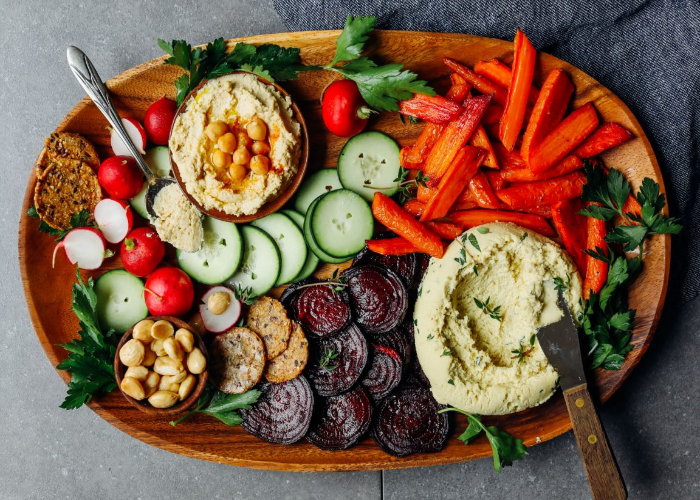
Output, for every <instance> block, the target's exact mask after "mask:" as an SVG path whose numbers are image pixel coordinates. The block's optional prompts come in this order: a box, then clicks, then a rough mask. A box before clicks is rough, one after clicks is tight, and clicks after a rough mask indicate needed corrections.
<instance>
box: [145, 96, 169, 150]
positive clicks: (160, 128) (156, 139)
mask: <svg viewBox="0 0 700 500" xmlns="http://www.w3.org/2000/svg"><path fill="white" fill-rule="evenodd" d="M176 113H177V104H176V103H175V101H171V100H170V99H168V98H166V97H165V96H163V97H161V98H160V99H158V100H157V101H156V102H154V103H153V104H151V105H150V106H149V107H148V110H147V111H146V116H145V117H144V119H143V126H144V127H145V128H146V133H147V134H148V138H149V139H150V140H151V142H152V143H153V144H157V145H159V146H165V145H166V144H167V143H168V138H169V137H170V128H171V127H172V126H173V120H175V114H176Z"/></svg>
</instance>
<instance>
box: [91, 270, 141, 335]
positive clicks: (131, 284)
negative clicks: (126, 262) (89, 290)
mask: <svg viewBox="0 0 700 500" xmlns="http://www.w3.org/2000/svg"><path fill="white" fill-rule="evenodd" d="M143 293H144V285H143V281H141V280H140V279H139V278H137V277H136V276H134V275H133V274H131V273H130V272H128V271H126V270H125V269H114V270H112V271H107V272H106V273H104V274H103V275H102V276H100V277H99V278H97V281H96V282H95V295H97V319H98V320H99V322H100V326H101V327H102V328H103V329H104V330H109V329H110V328H114V330H115V331H116V332H117V333H124V332H126V331H127V330H128V329H129V328H131V327H132V326H133V325H134V324H135V323H137V322H138V321H141V320H142V319H143V318H145V317H146V316H148V307H146V301H145V300H144V298H143Z"/></svg>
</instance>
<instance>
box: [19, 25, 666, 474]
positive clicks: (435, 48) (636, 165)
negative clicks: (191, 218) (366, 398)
mask: <svg viewBox="0 0 700 500" xmlns="http://www.w3.org/2000/svg"><path fill="white" fill-rule="evenodd" d="M338 33H339V32H337V31H314V32H306V33H282V34H274V35H263V36H255V37H249V38H242V39H239V40H244V41H246V42H251V43H256V44H259V43H276V44H280V45H284V46H293V47H299V48H301V49H302V51H301V54H302V58H303V60H304V62H305V63H307V64H323V63H327V62H328V61H330V60H331V59H332V57H333V53H334V50H335V39H336V37H337V36H338ZM236 41H238V40H231V41H229V44H230V45H232V44H234V43H235V42H236ZM368 46H369V47H371V51H372V54H371V57H373V58H375V59H376V60H378V61H382V62H402V63H404V64H406V66H407V67H408V68H409V69H411V70H413V71H415V72H417V73H418V74H419V75H420V76H421V77H422V78H426V79H428V80H431V81H432V83H433V84H434V85H435V86H436V88H437V89H438V90H443V89H445V88H446V87H447V80H448V79H447V75H448V70H447V68H446V67H445V66H444V65H443V64H442V58H443V57H444V56H449V57H452V58H454V59H456V60H458V61H461V62H463V63H466V64H468V65H473V64H474V63H476V62H477V61H479V60H483V59H491V58H494V57H495V58H499V59H502V60H503V61H506V62H510V61H511V60H512V50H513V48H512V43H510V42H505V41H501V40H494V39H490V38H480V37H476V36H469V35H458V34H440V33H417V32H398V31H378V32H376V33H375V34H374V35H373V40H372V41H371V42H370V43H369V44H368ZM95 62H96V63H97V67H98V68H99V66H100V62H99V61H95ZM553 68H564V69H565V70H566V71H567V73H568V74H569V76H570V77H571V78H572V80H573V82H574V85H575V87H576V96H575V101H574V106H580V105H581V104H583V103H585V102H588V101H593V102H594V104H595V107H596V109H597V110H598V112H599V114H600V116H601V118H602V119H603V120H604V121H614V122H618V123H620V124H622V125H623V126H625V127H626V128H628V129H630V130H631V131H632V132H633V133H634V135H635V137H636V138H635V139H634V140H632V141H631V142H629V143H627V144H625V145H624V146H621V147H619V148H616V149H614V150H613V151H611V152H609V153H607V154H605V155H604V160H605V163H606V164H607V165H608V166H610V167H615V168H617V169H619V170H621V171H622V172H623V173H624V174H625V175H626V177H627V178H628V179H630V181H631V182H632V184H633V185H634V186H635V188H636V187H638V186H639V184H640V183H641V181H642V179H643V178H644V177H651V178H652V179H654V180H655V181H656V182H658V183H659V184H660V186H661V190H662V192H663V191H665V190H664V183H663V179H662V178H661V172H660V171H659V166H658V163H657V161H656V157H655V156H654V152H653V151H652V148H651V145H650V144H649V141H648V140H647V138H646V136H645V134H644V131H643V130H642V129H641V127H640V125H639V122H638V121H637V120H636V118H635V117H634V116H633V115H632V113H631V112H630V110H629V109H628V108H627V106H625V105H624V104H623V102H622V101H621V100H620V99H619V98H618V97H616V96H615V95H614V94H613V93H612V92H610V91H609V90H608V89H606V88H605V87H603V86H602V85H601V84H599V83H598V82H597V81H595V80H594V79H593V78H591V77H590V76H588V75H587V74H585V73H583V72H582V71H580V70H578V69H576V68H575V67H573V66H572V65H570V64H567V63H566V62H564V61H561V60H559V59H557V58H555V57H553V56H550V55H547V54H543V53H541V54H540V55H539V57H538V59H537V68H536V73H535V81H536V83H541V82H542V80H543V77H544V76H546V74H547V72H548V71H549V70H551V69H553ZM66 72H68V68H66ZM179 75H180V70H179V69H178V68H174V67H171V66H164V65H163V58H160V59H155V60H153V61H149V62H147V63H144V64H141V65H139V66H137V67H135V68H132V69H130V70H128V71H126V72H124V73H122V74H121V75H118V76H116V77H115V78H113V79H111V80H110V81H109V82H107V86H108V88H109V89H110V91H111V93H112V96H113V99H114V101H115V104H116V106H117V108H118V109H119V111H120V113H121V114H122V116H134V117H136V118H138V119H142V118H143V116H144V114H145V111H146V109H147V107H148V106H149V105H150V104H151V103H152V102H153V101H155V100H156V99H158V98H159V97H161V96H162V95H167V96H169V97H171V98H174V95H175V88H174V86H173V82H174V81H175V79H176V78H177V77H178V76H179ZM334 78H336V75H335V74H333V73H331V72H321V71H315V72H311V73H303V74H301V75H300V78H299V80H298V81H295V82H284V83H283V86H284V87H285V88H286V89H287V90H288V91H289V92H290V94H291V95H292V96H293V98H294V99H295V101H296V102H297V103H298V105H299V107H300V108H301V110H302V113H303V114H304V116H305V118H306V121H307V123H308V126H309V135H310V140H311V159H310V165H309V170H310V171H312V170H314V169H318V168H322V167H335V165H336V161H337V157H338V153H339V152H340V149H341V147H342V146H343V144H344V143H345V140H343V139H340V138H337V137H334V136H332V135H330V134H329V133H328V132H327V131H326V129H325V128H324V126H323V124H322V120H321V107H320V104H319V96H320V95H321V92H322V90H323V89H324V88H325V86H326V85H327V84H328V83H329V82H330V81H332V80H333V79H334ZM76 85H77V83H76ZM106 127H107V122H106V121H105V119H104V118H103V117H102V115H101V114H100V112H99V111H98V110H97V108H96V107H95V106H94V105H93V104H92V102H91V101H89V99H87V98H85V99H83V100H82V101H80V102H79V103H78V104H77V105H76V106H75V107H74V108H73V109H72V110H71V112H70V113H69V114H68V116H66V118H65V119H64V120H63V122H62V123H61V124H60V125H59V126H58V127H57V129H56V130H57V131H70V132H78V133H81V134H83V135H85V136H87V137H88V138H89V139H90V140H92V141H93V142H94V143H95V145H96V146H97V147H98V150H99V153H100V154H101V156H102V158H105V157H106V156H108V155H109V154H111V151H110V149H109V133H108V131H107V128H106ZM370 128H372V129H378V130H382V131H384V132H386V133H388V134H389V135H390V136H392V137H394V138H395V139H396V140H398V141H399V142H400V143H401V144H402V145H406V144H410V143H412V141H413V140H414V139H415V138H416V137H417V135H418V134H419V133H420V130H421V128H422V125H403V124H402V123H401V121H400V120H399V118H398V116H397V114H395V113H393V114H386V113H385V114H382V115H380V116H379V117H378V118H373V119H372V121H371V123H370ZM36 148H37V153H38V152H39V150H40V149H41V145H40V144H37V145H36ZM27 168H28V170H29V166H27ZM34 182H35V176H34V173H33V172H32V173H31V174H30V176H29V182H28V184H27V192H26V195H25V198H24V206H23V211H26V210H27V209H28V208H29V207H30V206H31V205H32V204H33V200H32V198H33V186H34ZM37 226H38V221H37V220H36V219H31V218H29V217H24V216H23V217H22V218H21V221H20V227H19V259H20V267H21V274H22V282H23V286H24V291H25V296H26V300H27V304H28V307H29V313H30V316H31V320H32V323H33V325H34V328H35V330H36V334H37V336H38V337H39V341H40V342H41V345H42V346H43V348H44V350H45V351H46V355H47V356H48V358H49V361H50V362H51V364H52V365H53V366H55V365H56V364H57V363H59V362H60V361H61V360H62V359H64V358H65V357H66V355H67V353H66V352H65V351H64V350H63V349H62V348H60V347H57V344H60V343H64V342H68V341H69V340H71V339H72V338H74V337H75V336H76V335H77V331H78V322H77V319H76V318H75V316H74V315H73V313H72V312H71V283H72V282H73V281H74V279H75V269H74V267H73V266H71V265H70V264H69V263H68V261H67V260H66V259H65V258H63V257H62V256H60V257H59V258H58V259H57V263H56V267H55V268H54V269H52V268H51V253H52V251H53V247H54V245H53V240H52V239H51V238H50V237H49V236H47V235H45V234H42V233H40V232H38V231H37ZM670 256H671V253H670V238H669V237H668V236H662V237H659V236H655V237H654V238H653V239H652V240H651V241H650V242H649V244H647V245H645V255H644V271H643V272H642V275H641V276H640V278H639V279H638V280H637V282H636V283H635V284H634V286H633V287H632V289H631V291H630V303H631V307H632V308H634V309H636V310H637V318H636V327H635V329H634V336H633V340H632V342H633V344H634V350H633V351H632V352H631V353H630V354H629V355H628V356H627V360H626V362H625V364H624V366H623V367H622V369H621V370H620V371H603V370H596V371H595V373H593V374H592V375H591V376H589V380H590V382H591V389H592V392H593V394H594V398H597V399H598V400H599V401H602V402H604V401H606V400H607V399H608V398H609V397H610V396H611V395H612V394H613V393H614V392H615V391H616V390H617V389H618V388H619V387H620V385H621V384H622V382H623V381H624V380H625V379H626V378H627V376H628V375H629V373H630V372H631V370H632V369H633V368H634V367H635V365H636V364H637V363H638V362H639V360H640V359H641V357H642V355H643V354H644V352H645V351H646V349H647V347H648V345H649V342H650V340H651V336H652V334H653V332H654V330H655V328H656V325H657V322H658V320H659V316H660V314H661V309H662V307H663V303H664V298H665V296H666V288H667V284H668V271H669V264H670ZM106 267H107V268H115V267H120V263H119V258H118V257H114V258H112V259H109V260H108V261H107V263H106ZM330 269H332V268H330V267H329V266H326V268H325V269H321V270H320V271H319V273H320V274H324V275H327V274H328V273H329V270H330ZM102 271H103V270H101V271H100V273H101V272H102ZM100 273H95V275H97V274H100ZM278 293H279V290H278ZM59 373H60V375H61V377H62V378H63V379H64V380H65V381H66V382H67V381H68V379H69V377H68V374H66V373H65V372H59ZM63 396H64V395H63V394H56V395H55V401H56V405H58V404H59V403H60V401H61V400H62V398H63ZM90 407H91V408H92V409H93V410H94V411H95V412H96V413H97V414H98V415H100V416H101V417H102V418H104V419H105V420H107V421H108V422H110V423H111V424H112V425H114V426H115V427H117V428H119V429H121V430H122V431H124V432H126V433H128V434H130V435H132V436H134V437H135V438H137V439H140V440H141V441H144V442H146V443H149V444H151V445H154V446H158V447H160V448H163V449H166V450H169V451H172V452H175V453H180V454H183V455H187V456H191V457H195V458H200V459H204V460H211V461H214V462H221V463H226V464H231V465H238V466H244V467H254V468H261V469H276V470H294V471H342V470H373V469H392V468H404V467H419V466H427V465H436V464H447V463H453V462H462V461H465V460H471V459H475V458H481V457H486V456H489V455H490V454H491V448H490V446H489V444H488V442H487V440H486V439H485V438H484V437H483V436H482V437H481V438H479V439H478V440H477V441H476V442H475V443H473V444H470V445H468V446H465V445H464V444H462V443H461V442H460V441H458V440H457V439H456V436H457V435H459V432H461V429H463V428H464V426H465V421H464V420H463V419H461V418H455V420H454V421H453V431H452V433H451V435H450V437H449V439H448V442H447V445H446V447H445V449H444V450H443V451H441V452H440V453H425V454H416V455H411V456H409V457H406V458H396V457H392V456H390V455H388V454H386V453H384V452H383V451H382V450H381V449H380V448H379V447H378V446H377V445H376V444H375V443H374V441H373V440H372V439H371V438H369V437H366V438H364V439H363V440H362V441H361V442H360V443H359V444H358V445H356V446H354V447H352V448H350V449H349V450H346V451H322V450H319V449H318V448H316V447H315V446H313V445H311V444H308V443H306V442H301V443H298V444H295V445H291V446H282V445H273V444H268V443H265V442H262V441H260V440H258V439H257V438H255V437H253V436H251V435H249V434H248V433H246V432H245V431H243V429H241V428H240V427H233V428H231V427H226V426H225V425H223V424H221V423H219V422H218V421H217V420H215V419H213V418H208V417H200V416H195V417H193V418H191V419H189V420H188V421H187V422H186V423H183V424H181V425H179V426H177V427H171V426H170V425H169V424H168V421H167V420H165V419H157V418H154V417H150V416H148V415H145V414H144V413H141V412H139V411H137V410H135V409H134V408H133V407H132V406H131V405H130V404H129V403H128V402H127V401H126V400H125V399H124V398H123V397H122V395H121V394H120V393H119V391H114V392H113V393H111V394H109V395H107V396H105V397H103V398H100V399H98V400H96V401H94V402H92V403H91V404H90ZM485 421H486V422H487V423H488V424H489V425H491V424H494V425H497V426H498V427H500V428H502V429H504V430H507V431H508V432H510V433H511V434H513V435H514V436H516V437H519V438H522V439H523V440H524V442H525V444H526V445H527V446H533V445H535V444H537V443H540V442H542V441H547V440H549V439H552V438H554V437H556V436H558V435H560V434H562V433H564V432H566V431H568V430H569V429H571V423H570V421H569V417H568V414H567V411H566V406H565V404H564V399H563V397H562V396H561V393H557V394H556V395H555V396H554V397H552V398H551V399H550V400H549V401H548V402H547V403H545V404H543V405H541V406H539V407H537V408H533V409H530V410H527V411H523V412H520V413H516V414H513V415H507V416H503V417H486V418H485Z"/></svg>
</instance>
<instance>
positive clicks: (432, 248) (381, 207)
mask: <svg viewBox="0 0 700 500" xmlns="http://www.w3.org/2000/svg"><path fill="white" fill-rule="evenodd" d="M372 214H374V218H375V219H377V220H378V221H379V222H380V223H381V224H384V225H385V226H386V227H387V228H388V229H389V230H391V231H393V232H394V233H395V234H397V235H399V236H402V237H403V238H405V239H407V240H408V241H409V242H410V243H411V244H412V245H413V246H415V247H416V248H417V249H418V250H419V251H421V252H425V253H427V254H429V255H431V256H433V257H436V258H438V259H439V258H441V257H442V256H443V254H444V253H445V250H444V248H443V246H442V241H441V240H440V237H439V236H438V235H437V234H435V233H434V232H432V231H431V230H430V229H428V228H427V227H426V226H425V224H423V223H421V222H418V221H417V220H416V219H414V218H413V216H412V215H411V214H409V213H408V212H406V211H405V210H403V209H402V208H401V207H400V206H399V205H398V204H397V203H396V202H395V201H394V200H392V199H391V198H389V197H388V196H386V195H384V194H382V193H375V194H374V201H373V202H372Z"/></svg>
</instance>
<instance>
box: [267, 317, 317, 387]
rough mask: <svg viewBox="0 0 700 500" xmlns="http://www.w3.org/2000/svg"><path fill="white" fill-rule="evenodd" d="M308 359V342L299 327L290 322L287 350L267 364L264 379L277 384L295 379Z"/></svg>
mask: <svg viewBox="0 0 700 500" xmlns="http://www.w3.org/2000/svg"><path fill="white" fill-rule="evenodd" d="M308 359H309V341H308V340H306V336H305V335H304V331H303V330H302V329H301V325H299V323H297V322H296V321H292V335H291V336H290V337H289V345H288V346H287V349H286V350H285V351H284V352H283V353H282V354H280V355H279V356H277V357H276V358H273V359H271V360H270V361H268V362H267V366H266V367H265V373H264V375H265V378H266V379H267V380H269V381H270V382H273V383H275V384H279V383H281V382H286V381H288V380H292V379H295V378H297V377H298V376H299V375H300V374H301V372H302V371H303V370H304V367H305V366H306V362H307V361H308Z"/></svg>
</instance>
